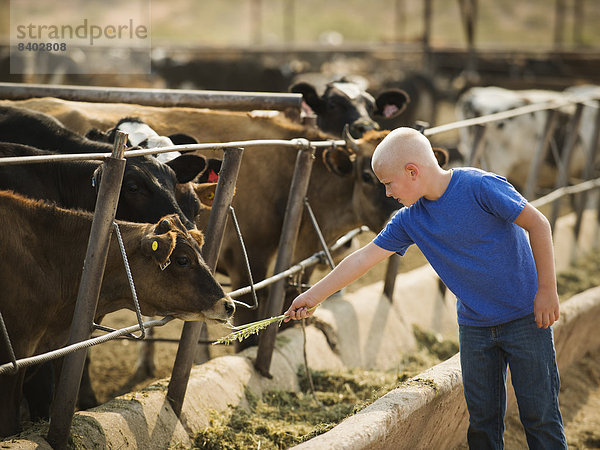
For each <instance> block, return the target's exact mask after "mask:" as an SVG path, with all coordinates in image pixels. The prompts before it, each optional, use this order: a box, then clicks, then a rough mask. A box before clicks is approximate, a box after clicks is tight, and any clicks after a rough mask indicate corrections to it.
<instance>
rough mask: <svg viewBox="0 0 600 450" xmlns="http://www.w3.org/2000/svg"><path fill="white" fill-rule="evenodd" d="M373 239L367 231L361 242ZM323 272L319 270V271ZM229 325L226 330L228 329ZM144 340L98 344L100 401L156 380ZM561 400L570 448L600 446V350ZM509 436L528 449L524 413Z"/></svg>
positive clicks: (171, 356) (514, 418)
mask: <svg viewBox="0 0 600 450" xmlns="http://www.w3.org/2000/svg"><path fill="white" fill-rule="evenodd" d="M368 239H370V236H368V235H367V236H362V237H361V241H364V240H368ZM422 262H423V257H422V255H421V254H419V252H418V251H414V252H413V251H412V250H411V254H409V255H407V256H405V258H403V262H402V266H401V270H403V271H407V270H410V269H412V268H414V267H416V266H418V265H419V264H421V263H422ZM384 271H385V265H384V264H382V265H380V266H379V267H376V268H375V269H373V271H372V272H371V273H370V274H368V276H367V277H366V278H364V279H362V280H359V282H357V283H356V284H355V285H354V286H352V287H350V288H349V289H350V290H354V289H357V288H359V287H360V286H362V285H364V284H369V283H372V282H374V281H376V280H380V279H381V278H382V276H383V273H384ZM316 276H317V277H318V276H319V274H317V275H316ZM135 322H136V319H135V314H134V313H132V312H129V311H120V312H117V313H113V314H111V315H109V316H107V318H106V320H105V322H103V323H105V324H107V325H109V326H113V327H115V328H116V327H123V326H128V325H131V324H134V323H135ZM182 324H183V323H182V322H181V321H172V322H170V323H168V324H167V325H165V326H163V327H160V328H156V329H155V330H156V336H157V337H160V338H167V339H178V338H179V337H180V335H181V327H182ZM226 332H227V331H226V330H223V331H222V334H226ZM138 345H139V343H137V342H134V341H130V340H117V341H112V342H108V343H106V344H103V345H100V346H96V347H93V348H92V349H91V376H92V380H93V381H92V382H93V386H94V389H95V392H96V393H97V395H98V399H99V401H100V402H105V401H107V400H109V399H111V398H113V397H115V396H117V395H120V394H123V393H125V392H129V391H131V390H135V389H140V388H142V387H144V386H146V385H148V384H150V383H151V382H152V381H153V379H145V380H137V379H135V376H134V375H135V363H136V358H137V354H138ZM176 350H177V344H176V343H171V342H158V343H157V344H156V364H157V367H156V378H164V377H168V376H170V373H171V369H172V366H173V362H174V360H175V353H176ZM210 350H211V354H213V355H219V354H224V353H229V352H231V348H230V347H212V346H211V347H210ZM561 382H562V385H561V390H560V403H561V410H562V414H563V417H564V421H565V427H566V433H567V440H568V443H569V448H573V449H600V349H597V350H596V351H595V352H594V353H592V354H589V355H587V356H586V358H585V359H583V360H581V361H579V362H578V363H577V364H574V365H573V366H572V367H570V368H569V369H568V370H567V371H565V372H564V373H561ZM506 423H507V431H506V435H505V439H506V448H507V449H521V448H526V447H527V444H526V440H525V436H524V433H523V431H522V427H521V425H520V422H519V419H518V414H513V415H510V416H509V417H507V419H506Z"/></svg>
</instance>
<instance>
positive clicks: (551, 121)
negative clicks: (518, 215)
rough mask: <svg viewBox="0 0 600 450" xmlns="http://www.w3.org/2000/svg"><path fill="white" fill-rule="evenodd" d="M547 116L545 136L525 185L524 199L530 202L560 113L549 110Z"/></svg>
mask: <svg viewBox="0 0 600 450" xmlns="http://www.w3.org/2000/svg"><path fill="white" fill-rule="evenodd" d="M547 114H548V115H547V117H546V124H545V125H544V134H543V136H542V139H541V140H540V141H539V143H538V147H537V150H536V152H535V155H534V157H533V161H532V162H531V167H530V168H529V175H528V176H527V183H526V185H525V195H524V197H525V198H526V199H528V200H531V199H533V196H534V195H535V188H536V183H537V180H538V176H539V173H540V168H541V166H542V161H543V160H544V158H545V157H546V153H547V152H548V146H549V145H550V140H551V139H552V135H553V134H554V130H555V128H556V123H557V121H556V118H557V117H558V113H557V112H556V110H555V109H549V110H548V113H547Z"/></svg>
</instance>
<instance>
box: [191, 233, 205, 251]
mask: <svg viewBox="0 0 600 450" xmlns="http://www.w3.org/2000/svg"><path fill="white" fill-rule="evenodd" d="M188 233H189V234H190V236H191V237H192V238H193V239H194V240H195V241H196V242H197V243H198V245H199V246H200V248H202V246H203V245H204V233H202V231H200V230H189V231H188Z"/></svg>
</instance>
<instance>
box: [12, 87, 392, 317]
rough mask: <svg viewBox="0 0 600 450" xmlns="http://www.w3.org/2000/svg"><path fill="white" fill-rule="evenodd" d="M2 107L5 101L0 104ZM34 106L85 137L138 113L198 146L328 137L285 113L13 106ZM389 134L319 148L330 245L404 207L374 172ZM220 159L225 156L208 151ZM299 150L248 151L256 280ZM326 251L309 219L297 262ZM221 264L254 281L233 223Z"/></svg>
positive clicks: (266, 261) (45, 103) (247, 217)
mask: <svg viewBox="0 0 600 450" xmlns="http://www.w3.org/2000/svg"><path fill="white" fill-rule="evenodd" d="M0 103H2V102H0ZM9 103H10V104H15V105H18V106H23V107H26V108H31V109H36V110H39V111H42V112H45V113H47V114H50V115H53V116H55V117H56V118H58V119H59V120H60V121H61V122H62V123H63V124H64V125H65V126H67V127H68V128H71V129H73V130H75V131H77V132H79V133H85V132H86V131H87V130H89V129H90V128H94V127H96V128H99V129H107V128H109V127H111V126H113V124H114V123H116V122H117V121H118V120H119V119H120V118H121V117H124V116H135V117H139V118H140V119H141V120H143V121H144V122H146V123H147V124H149V125H150V126H151V127H152V128H153V129H154V130H156V132H157V133H159V134H169V133H176V132H181V133H188V134H191V135H193V136H195V137H196V139H197V140H198V141H199V142H228V141H237V140H251V139H293V138H298V137H305V138H307V139H309V140H313V141H322V140H327V139H330V136H328V135H326V134H324V133H323V132H321V131H319V130H316V129H315V128H314V127H304V126H301V125H299V124H296V123H292V122H290V121H289V120H286V119H285V118H284V117H282V116H276V117H264V116H257V115H252V114H249V113H244V112H234V111H211V110H205V109H193V108H156V107H143V106H139V105H126V104H96V103H83V102H69V101H64V100H57V99H49V98H44V99H30V100H26V101H20V102H9ZM386 134H387V131H382V132H375V131H371V132H368V133H366V134H365V135H364V136H363V138H361V139H359V140H358V141H355V144H353V149H352V150H346V149H343V148H338V149H335V150H332V149H318V150H317V151H316V159H315V161H314V165H313V168H312V175H311V181H310V185H309V188H308V194H307V196H308V200H309V202H310V204H311V206H312V209H313V211H314V214H315V216H316V218H317V220H318V222H319V224H320V226H321V228H322V232H323V235H324V237H325V240H326V241H327V242H328V243H331V242H333V241H335V240H336V239H337V238H339V237H340V236H341V235H343V234H344V233H346V232H348V231H350V230H352V229H354V228H356V227H358V226H360V225H367V226H368V227H369V228H370V229H371V230H373V231H374V232H377V231H379V230H380V229H381V228H382V227H383V225H384V224H385V222H386V221H387V219H388V218H389V217H390V215H391V214H392V213H393V212H394V211H395V210H396V209H397V208H398V203H397V202H395V201H394V200H393V199H389V198H387V197H386V196H385V192H384V189H383V186H382V185H381V184H380V183H379V182H378V181H377V178H376V177H375V175H374V174H373V172H372V170H371V164H370V158H371V155H372V152H373V150H374V149H375V146H376V145H377V144H378V143H379V142H380V141H381V139H383V137H384V136H385V135H386ZM203 154H205V155H206V156H215V155H217V156H220V153H219V152H214V151H213V152H209V151H207V152H203ZM296 154H297V150H296V149H295V148H291V147H278V146H268V145H265V146H260V147H251V148H248V149H246V151H245V152H244V156H243V160H242V164H241V168H240V172H239V176H238V181H237V185H236V186H237V188H236V189H237V190H236V195H235V197H234V200H233V206H234V208H235V210H236V214H237V216H238V220H239V224H240V228H241V230H242V234H243V236H244V241H245V244H246V246H247V250H248V256H249V259H250V264H251V268H252V273H253V277H254V279H255V280H261V279H263V278H265V277H266V276H267V274H268V269H269V267H270V265H271V264H272V262H273V261H274V258H275V255H276V251H277V245H278V241H279V235H280V232H281V226H282V223H283V217H284V213H285V208H286V203H287V197H288V192H289V187H290V183H291V179H292V174H293V171H294V163H295V160H296ZM318 250H320V247H319V244H318V239H317V235H316V233H315V231H314V229H313V227H312V224H311V223H310V222H309V220H308V218H307V215H306V214H305V215H304V219H303V221H302V226H301V229H300V234H299V239H298V243H297V245H296V252H295V255H294V260H295V261H298V260H301V259H304V258H306V257H308V256H310V255H312V254H313V253H314V252H316V251H318ZM219 267H220V268H221V269H223V270H224V271H226V272H227V273H228V274H229V276H230V277H231V281H232V287H233V288H234V289H235V288H238V287H241V286H245V285H247V283H248V280H247V276H246V270H245V268H244V262H243V257H242V253H241V251H240V248H239V242H238V239H237V237H236V236H235V234H234V233H233V226H232V225H231V223H230V222H229V224H228V227H227V231H226V235H225V237H224V240H223V244H222V247H221V254H220V258H219ZM256 318H257V315H256V312H253V311H247V310H245V309H239V310H238V312H237V313H236V322H237V323H246V322H249V321H252V320H256Z"/></svg>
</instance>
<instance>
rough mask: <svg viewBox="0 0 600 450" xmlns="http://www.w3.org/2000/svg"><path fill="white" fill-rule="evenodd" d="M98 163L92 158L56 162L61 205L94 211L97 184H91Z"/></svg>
mask: <svg viewBox="0 0 600 450" xmlns="http://www.w3.org/2000/svg"><path fill="white" fill-rule="evenodd" d="M100 164H101V163H100V162H98V161H92V160H89V161H75V162H71V163H68V164H62V163H60V162H59V163H58V164H57V178H58V180H57V182H58V186H59V190H60V194H61V198H62V203H61V205H62V206H63V207H65V208H74V209H83V210H85V211H94V208H95V206H96V197H97V186H93V185H92V177H93V175H94V171H95V170H96V169H97V168H98V166H99V165H100Z"/></svg>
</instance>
